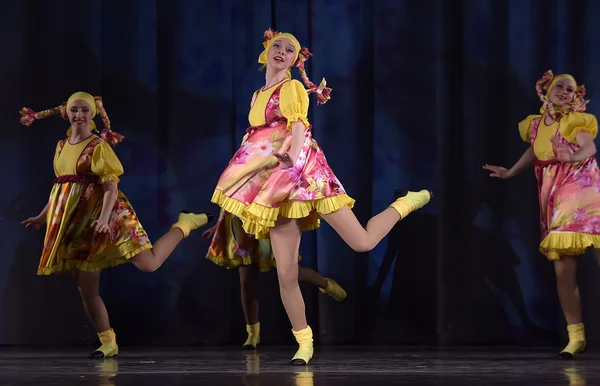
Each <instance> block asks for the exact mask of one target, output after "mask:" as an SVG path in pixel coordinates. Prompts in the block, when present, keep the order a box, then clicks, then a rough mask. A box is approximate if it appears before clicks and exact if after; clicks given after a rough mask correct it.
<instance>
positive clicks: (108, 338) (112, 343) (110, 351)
mask: <svg viewBox="0 0 600 386" xmlns="http://www.w3.org/2000/svg"><path fill="white" fill-rule="evenodd" d="M98 338H99V339H100V343H102V345H101V346H100V347H98V349H97V350H96V351H94V352H93V353H91V354H90V355H89V356H90V358H110V357H114V356H115V355H117V354H118V353H119V346H117V336H116V335H115V332H114V330H113V329H112V328H111V329H110V330H107V331H103V332H99V333H98Z"/></svg>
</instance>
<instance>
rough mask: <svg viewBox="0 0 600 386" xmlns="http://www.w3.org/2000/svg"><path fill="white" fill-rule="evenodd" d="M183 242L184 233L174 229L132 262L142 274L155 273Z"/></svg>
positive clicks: (133, 258) (132, 259)
mask: <svg viewBox="0 0 600 386" xmlns="http://www.w3.org/2000/svg"><path fill="white" fill-rule="evenodd" d="M181 240H183V232H181V230H179V229H178V228H173V229H171V230H170V231H168V232H167V233H165V234H164V235H163V236H162V237H161V238H160V239H158V241H157V242H156V243H154V245H153V246H152V249H147V250H145V251H143V252H140V253H138V254H137V255H135V256H134V257H132V258H131V260H130V261H131V263H132V264H133V265H135V267H136V268H137V269H139V270H140V271H142V272H154V271H156V270H157V269H158V268H160V266H161V265H163V263H164V262H165V260H167V258H168V257H169V256H171V253H173V251H174V250H175V247H177V245H179V243H180V242H181Z"/></svg>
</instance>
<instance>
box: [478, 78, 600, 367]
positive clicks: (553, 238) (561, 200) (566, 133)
mask: <svg viewBox="0 0 600 386" xmlns="http://www.w3.org/2000/svg"><path fill="white" fill-rule="evenodd" d="M536 91H537V93H538V96H539V97H540V100H541V101H542V103H543V105H542V108H541V109H540V114H536V115H530V116H528V117H527V118H525V119H524V120H523V121H522V122H520V123H519V133H520V134H521V138H522V139H523V141H525V142H527V143H529V144H530V146H529V147H528V148H527V150H526V151H525V152H524V153H523V155H522V156H521V158H520V159H519V161H517V163H516V164H515V165H514V166H513V167H512V168H510V169H506V168H504V167H501V166H493V165H485V166H484V169H486V170H489V171H491V172H492V173H491V174H490V176H492V177H496V178H502V179H507V178H511V177H514V176H516V175H517V174H519V173H520V172H522V171H523V170H525V169H526V168H528V167H529V166H531V165H534V167H535V176H536V178H537V184H538V196H539V201H540V226H541V243H540V247H539V248H540V252H541V253H543V254H544V255H545V256H546V257H547V258H548V260H550V261H553V262H554V270H555V272H556V282H557V287H558V295H559V299H560V304H561V307H562V310H563V314H564V316H565V320H566V322H567V331H568V334H569V343H568V344H567V346H566V347H565V348H564V349H563V350H562V351H561V352H560V353H559V354H558V356H557V357H558V358H559V359H571V358H573V356H574V355H575V354H576V353H578V352H583V351H584V350H585V348H586V340H585V330H584V325H583V321H582V317H581V300H580V297H579V288H578V286H577V277H576V273H577V256H579V255H582V254H584V253H585V251H586V249H587V248H590V247H591V248H595V249H596V255H597V257H598V261H599V263H600V254H599V253H598V249H600V170H599V169H598V164H597V163H596V158H595V156H594V155H595V154H596V146H595V145H594V138H595V137H596V135H597V134H598V122H597V121H596V117H595V116H593V115H591V114H587V113H585V112H584V111H585V109H586V105H587V103H588V102H589V101H588V100H585V99H584V97H585V87H584V86H583V85H581V86H578V85H577V82H576V81H575V78H573V77H572V76H571V75H568V74H564V75H559V76H554V74H553V73H552V71H548V72H546V73H545V74H544V76H543V77H542V78H541V79H540V80H539V81H538V82H537V83H536Z"/></svg>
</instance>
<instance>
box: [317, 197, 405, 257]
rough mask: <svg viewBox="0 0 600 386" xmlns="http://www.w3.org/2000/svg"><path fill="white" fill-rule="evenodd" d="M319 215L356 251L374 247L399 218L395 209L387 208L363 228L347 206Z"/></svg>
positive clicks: (365, 250)
mask: <svg viewBox="0 0 600 386" xmlns="http://www.w3.org/2000/svg"><path fill="white" fill-rule="evenodd" d="M321 217H323V219H324V220H325V221H327V223H328V224H329V225H331V227H332V228H333V229H334V230H335V231H336V232H337V233H338V234H339V235H340V236H341V238H342V239H343V240H344V241H345V242H346V244H348V245H349V246H350V248H352V249H354V250H355V251H357V252H368V251H370V250H371V249H373V248H375V246H376V245H377V244H379V242H380V241H381V240H382V239H383V238H384V237H385V236H386V235H387V234H388V233H389V232H390V231H391V230H392V228H393V227H394V225H396V223H397V222H398V221H399V220H400V214H398V212H397V211H396V210H394V209H393V208H387V209H386V210H384V211H383V212H381V213H380V214H378V215H377V216H375V217H373V218H371V219H370V220H369V222H368V223H367V226H366V229H365V228H363V226H362V225H360V223H359V222H358V219H357V218H356V216H355V215H354V212H352V209H350V208H349V207H347V206H344V207H343V208H342V209H340V210H338V211H337V212H333V213H330V214H322V215H321Z"/></svg>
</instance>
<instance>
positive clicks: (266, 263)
mask: <svg viewBox="0 0 600 386" xmlns="http://www.w3.org/2000/svg"><path fill="white" fill-rule="evenodd" d="M206 258H207V259H208V260H210V261H212V262H213V263H215V264H216V265H218V266H219V267H223V268H227V269H236V268H239V267H240V266H242V265H244V266H246V265H252V264H258V269H259V270H260V271H261V272H267V271H269V270H270V269H272V268H276V267H277V264H276V263H275V259H271V260H266V259H253V258H252V256H247V257H242V256H236V257H234V258H233V259H229V258H227V257H223V256H215V255H213V254H210V253H209V254H207V255H206Z"/></svg>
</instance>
